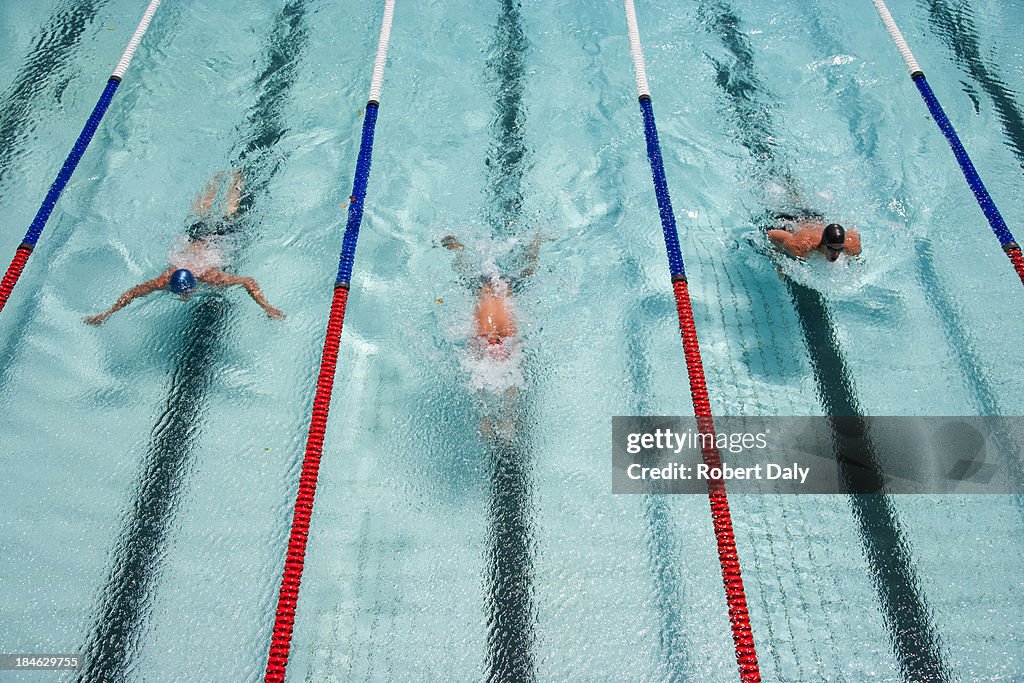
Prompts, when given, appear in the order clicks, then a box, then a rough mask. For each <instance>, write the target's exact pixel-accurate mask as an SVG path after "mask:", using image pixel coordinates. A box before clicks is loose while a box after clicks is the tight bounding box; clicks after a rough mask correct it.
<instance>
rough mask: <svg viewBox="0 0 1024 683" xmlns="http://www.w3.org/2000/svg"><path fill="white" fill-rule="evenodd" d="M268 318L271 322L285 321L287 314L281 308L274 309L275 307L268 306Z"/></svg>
mask: <svg viewBox="0 0 1024 683" xmlns="http://www.w3.org/2000/svg"><path fill="white" fill-rule="evenodd" d="M267 317H268V318H270V319H271V320H284V319H285V314H284V311H282V310H281V309H280V308H274V307H273V306H267Z"/></svg>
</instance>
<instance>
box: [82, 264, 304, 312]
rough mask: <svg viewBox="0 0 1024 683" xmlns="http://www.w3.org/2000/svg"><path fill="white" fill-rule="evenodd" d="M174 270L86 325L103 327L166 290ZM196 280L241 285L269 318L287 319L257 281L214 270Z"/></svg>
mask: <svg viewBox="0 0 1024 683" xmlns="http://www.w3.org/2000/svg"><path fill="white" fill-rule="evenodd" d="M174 270H175V269H174V268H173V267H171V268H168V269H167V270H165V271H164V272H162V273H160V275H158V276H156V277H155V278H153V279H151V280H146V281H145V282H143V283H141V284H138V285H135V286H134V287H132V288H131V289H129V290H128V291H127V292H125V293H124V294H122V295H121V296H120V297H118V299H117V301H116V302H115V303H114V305H113V306H111V307H110V308H109V309H107V310H106V311H104V312H103V313H100V314H98V315H90V316H88V317H87V318H85V323H86V324H87V325H102V324H103V321H104V320H106V319H107V318H108V317H110V316H111V315H112V314H114V313H116V312H117V311H119V310H121V309H122V308H124V307H125V306H127V305H128V304H130V303H131V302H132V301H134V300H135V299H138V298H139V297H143V296H146V295H148V294H152V293H153V292H156V291H160V290H162V289H166V288H167V284H168V283H169V282H170V280H171V274H172V273H173V272H174ZM196 280H197V281H198V282H204V283H206V284H208V285H210V286H211V287H231V286H233V285H241V286H242V287H244V288H245V291H246V292H248V293H249V296H251V297H252V299H253V301H255V302H256V303H257V304H259V305H260V307H261V308H262V309H263V310H264V311H265V312H266V314H267V317H268V318H273V319H274V320H282V319H284V317H285V314H284V312H283V311H282V310H280V309H278V308H275V307H273V306H271V305H270V303H269V302H267V300H266V298H265V297H264V296H263V292H262V291H260V286H259V284H257V282H256V280H255V279H253V278H251V277H244V276H241V275H231V274H230V273H225V272H224V271H223V270H218V269H216V268H214V269H211V270H208V271H206V272H204V273H201V274H199V275H196ZM187 298H188V296H187V295H184V296H182V299H183V300H185V299H187Z"/></svg>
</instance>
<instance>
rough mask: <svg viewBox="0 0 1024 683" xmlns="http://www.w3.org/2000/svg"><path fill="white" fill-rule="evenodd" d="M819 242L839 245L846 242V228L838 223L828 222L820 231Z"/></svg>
mask: <svg viewBox="0 0 1024 683" xmlns="http://www.w3.org/2000/svg"><path fill="white" fill-rule="evenodd" d="M821 243H822V244H825V245H829V244H831V245H833V246H836V247H838V246H841V245H843V244H845V243H846V230H845V229H844V228H843V226H841V225H839V224H838V223H829V224H828V225H826V226H825V229H824V230H822V231H821Z"/></svg>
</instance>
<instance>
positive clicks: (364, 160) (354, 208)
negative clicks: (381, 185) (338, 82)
mask: <svg viewBox="0 0 1024 683" xmlns="http://www.w3.org/2000/svg"><path fill="white" fill-rule="evenodd" d="M378 108H379V105H378V104H377V103H376V102H373V101H371V102H369V103H367V105H366V116H365V118H364V119H363V137H362V140H361V141H360V143H359V158H358V159H357V160H356V177H355V180H354V181H353V183H352V195H351V196H350V197H349V200H350V202H351V203H350V204H349V206H348V223H347V225H346V226H345V237H344V239H343V240H342V243H341V258H340V260H339V261H338V278H337V279H336V280H335V281H334V284H335V286H336V287H337V286H348V285H349V283H350V282H351V281H352V265H353V262H354V260H355V256H356V241H357V240H358V239H359V226H360V225H361V224H362V222H363V202H364V200H365V199H366V186H367V183H368V182H369V180H370V162H371V158H372V156H373V134H374V129H375V128H376V126H377V109H378Z"/></svg>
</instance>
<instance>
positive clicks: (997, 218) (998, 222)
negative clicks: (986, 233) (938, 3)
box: [872, 0, 1024, 284]
mask: <svg viewBox="0 0 1024 683" xmlns="http://www.w3.org/2000/svg"><path fill="white" fill-rule="evenodd" d="M872 2H874V4H875V9H876V10H878V15H879V16H880V17H881V18H882V23H883V24H885V29H886V30H887V31H888V32H889V37H891V38H892V40H893V42H894V43H895V44H896V49H897V50H899V53H900V56H901V57H903V62H904V63H905V64H906V65H907V71H909V72H910V78H911V79H912V80H913V81H914V85H916V86H917V90H918V92H920V93H921V98H922V99H923V100H924V103H925V105H926V106H927V107H928V112H929V113H930V114H931V115H932V119H934V120H935V123H936V125H938V127H939V130H941V131H942V134H943V135H944V136H945V137H946V141H947V142H948V143H949V146H950V148H951V149H952V150H953V155H954V156H955V157H956V161H957V163H958V164H959V165H960V170H961V171H962V172H963V174H964V178H965V179H966V180H967V185H968V186H969V187H970V188H971V192H973V193H974V198H975V199H977V200H978V206H980V207H981V210H982V212H983V213H984V214H985V218H986V219H987V220H988V224H989V226H990V227H991V228H992V232H994V233H995V235H996V238H997V239H998V240H999V244H1000V245H1001V246H1002V248H1003V251H1004V252H1006V255H1007V256H1008V257H1009V259H1010V262H1011V263H1012V264H1013V269H1014V270H1015V271H1017V275H1018V277H1020V281H1021V283H1022V284H1024V255H1022V254H1021V250H1020V246H1019V245H1018V244H1017V241H1016V240H1015V239H1014V238H1013V234H1011V233H1010V229H1009V228H1008V227H1006V221H1004V220H1003V216H1002V214H1000V213H999V209H998V208H997V207H996V204H995V202H994V201H992V197H991V195H989V193H988V189H987V188H986V187H985V183H983V182H982V181H981V176H980V175H978V170H977V169H976V168H975V167H974V163H973V162H972V161H971V157H970V156H968V154H967V150H966V149H965V148H964V145H963V143H962V142H961V141H960V136H958V135H957V133H956V129H954V128H953V124H952V122H950V120H949V117H948V116H946V112H945V111H944V110H943V109H942V105H941V104H939V100H938V98H937V97H935V93H934V92H932V88H931V86H930V85H928V79H926V78H925V77H924V72H923V71H922V70H921V67H920V65H918V63H917V60H916V59H914V55H913V53H912V52H911V51H910V47H909V46H908V45H907V41H906V40H905V39H904V38H903V34H902V33H901V32H900V29H899V27H898V26H897V25H896V20H895V19H893V18H892V13H890V12H889V8H888V7H887V6H886V4H885V2H884V0H872Z"/></svg>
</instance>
